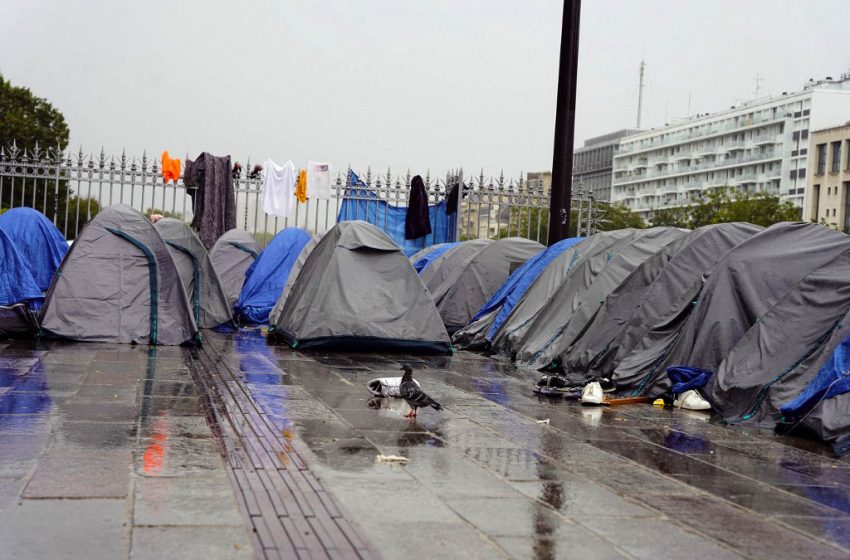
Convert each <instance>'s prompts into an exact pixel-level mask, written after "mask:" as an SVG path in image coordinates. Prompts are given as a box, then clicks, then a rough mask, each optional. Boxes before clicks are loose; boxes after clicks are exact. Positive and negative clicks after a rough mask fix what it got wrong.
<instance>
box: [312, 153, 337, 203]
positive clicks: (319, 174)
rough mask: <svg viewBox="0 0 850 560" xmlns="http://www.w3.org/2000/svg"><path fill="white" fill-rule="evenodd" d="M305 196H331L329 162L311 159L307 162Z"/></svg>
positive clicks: (327, 197) (326, 197)
mask: <svg viewBox="0 0 850 560" xmlns="http://www.w3.org/2000/svg"><path fill="white" fill-rule="evenodd" d="M307 197H308V198H317V199H318V198H324V199H329V198H330V197H331V166H330V164H329V163H321V162H318V161H311V162H309V163H308V164H307Z"/></svg>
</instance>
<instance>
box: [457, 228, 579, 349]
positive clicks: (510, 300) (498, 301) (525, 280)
mask: <svg viewBox="0 0 850 560" xmlns="http://www.w3.org/2000/svg"><path fill="white" fill-rule="evenodd" d="M583 240H584V238H583V237H570V238H569V239H562V240H561V241H558V242H557V243H555V244H554V245H551V246H549V247H547V248H546V249H545V250H544V251H542V252H540V253H538V254H537V255H535V256H534V257H532V258H530V259H528V260H527V261H525V263H524V264H523V265H522V266H521V267H519V268H518V269H516V270H515V271H514V273H513V274H511V275H510V276H509V277H508V279H507V280H505V283H504V284H502V287H501V288H499V291H498V292H496V293H495V294H493V297H491V298H490V300H489V301H488V302H487V303H485V304H484V307H482V308H481V309H479V310H478V313H476V314H475V317H473V318H472V321H477V320H478V319H480V318H481V317H483V316H484V315H487V314H488V313H490V312H492V311H493V310H495V309H496V308H501V309H499V313H498V314H497V315H496V318H495V319H494V320H493V324H492V325H490V330H488V331H487V340H492V339H493V336H494V335H495V334H496V331H497V330H499V327H501V326H502V323H504V322H505V319H507V318H508V315H510V314H511V311H512V310H513V308H514V306H515V305H516V304H517V302H518V301H519V300H520V298H521V297H522V296H523V294H525V292H526V290H528V288H529V286H531V284H532V283H533V282H534V281H535V280H536V279H537V277H538V276H540V273H541V272H543V271H544V270H545V269H546V267H547V266H549V263H551V262H552V261H553V260H555V258H556V257H557V256H558V255H560V254H561V253H563V252H564V251H566V250H567V249H569V248H570V247H572V246H573V245H575V244H576V243H578V242H580V241H583ZM472 321H470V322H472Z"/></svg>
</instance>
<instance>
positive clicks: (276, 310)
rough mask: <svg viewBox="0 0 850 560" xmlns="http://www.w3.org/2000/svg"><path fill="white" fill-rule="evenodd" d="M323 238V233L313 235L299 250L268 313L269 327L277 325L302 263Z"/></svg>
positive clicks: (302, 266)
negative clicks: (278, 295) (284, 282)
mask: <svg viewBox="0 0 850 560" xmlns="http://www.w3.org/2000/svg"><path fill="white" fill-rule="evenodd" d="M323 236H324V234H323V233H315V234H313V237H312V238H311V239H310V241H308V242H307V244H306V245H304V247H303V248H302V249H301V252H300V253H298V258H297V259H295V262H294V263H293V264H292V268H291V269H289V276H287V277H286V284H284V286H283V290H282V291H281V292H280V297H279V298H277V302H276V303H275V304H274V307H273V308H272V311H271V313H269V325H275V324H277V320H278V318H280V313H281V311H283V306H284V305H285V304H286V298H287V297H288V296H289V292H291V291H292V285H293V284H295V280H296V279H297V278H298V274H300V273H301V269H302V268H304V263H305V262H307V257H309V256H310V253H312V252H313V249H315V248H316V245H318V244H319V241H321V240H322V237H323Z"/></svg>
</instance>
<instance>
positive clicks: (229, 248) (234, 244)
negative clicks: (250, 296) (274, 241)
mask: <svg viewBox="0 0 850 560" xmlns="http://www.w3.org/2000/svg"><path fill="white" fill-rule="evenodd" d="M260 250H261V247H260V244H259V243H257V240H256V239H254V237H253V236H252V235H251V234H250V233H248V232H247V231H242V230H241V229H232V230H230V231H228V232H226V233H225V234H224V235H222V236H221V237H220V238H219V239H218V241H216V242H215V246H214V247H213V248H212V251H210V258H211V259H212V263H213V266H214V267H215V271H216V272H217V273H218V279H219V280H220V281H221V286H222V288H224V293H225V294H226V295H227V303H228V305H229V306H230V308H231V309H233V306H234V305H235V304H236V301H237V300H238V299H239V293H240V292H241V291H242V284H244V283H245V271H246V270H248V267H249V266H251V263H253V262H254V259H256V258H257V255H259V254H260Z"/></svg>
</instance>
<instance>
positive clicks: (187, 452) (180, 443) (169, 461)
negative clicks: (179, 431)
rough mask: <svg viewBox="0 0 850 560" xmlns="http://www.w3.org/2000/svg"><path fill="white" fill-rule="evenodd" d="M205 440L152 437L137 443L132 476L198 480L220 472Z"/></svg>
mask: <svg viewBox="0 0 850 560" xmlns="http://www.w3.org/2000/svg"><path fill="white" fill-rule="evenodd" d="M223 465H224V463H223V461H222V458H221V454H220V452H219V449H218V446H217V444H216V442H214V441H212V440H211V439H209V438H193V437H167V436H161V437H160V436H156V435H154V436H152V437H149V438H144V439H140V440H139V448H138V450H137V453H136V465H135V472H136V474H138V475H140V476H199V475H203V474H204V473H207V474H209V473H210V472H211V471H216V470H220V469H222V468H223Z"/></svg>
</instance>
